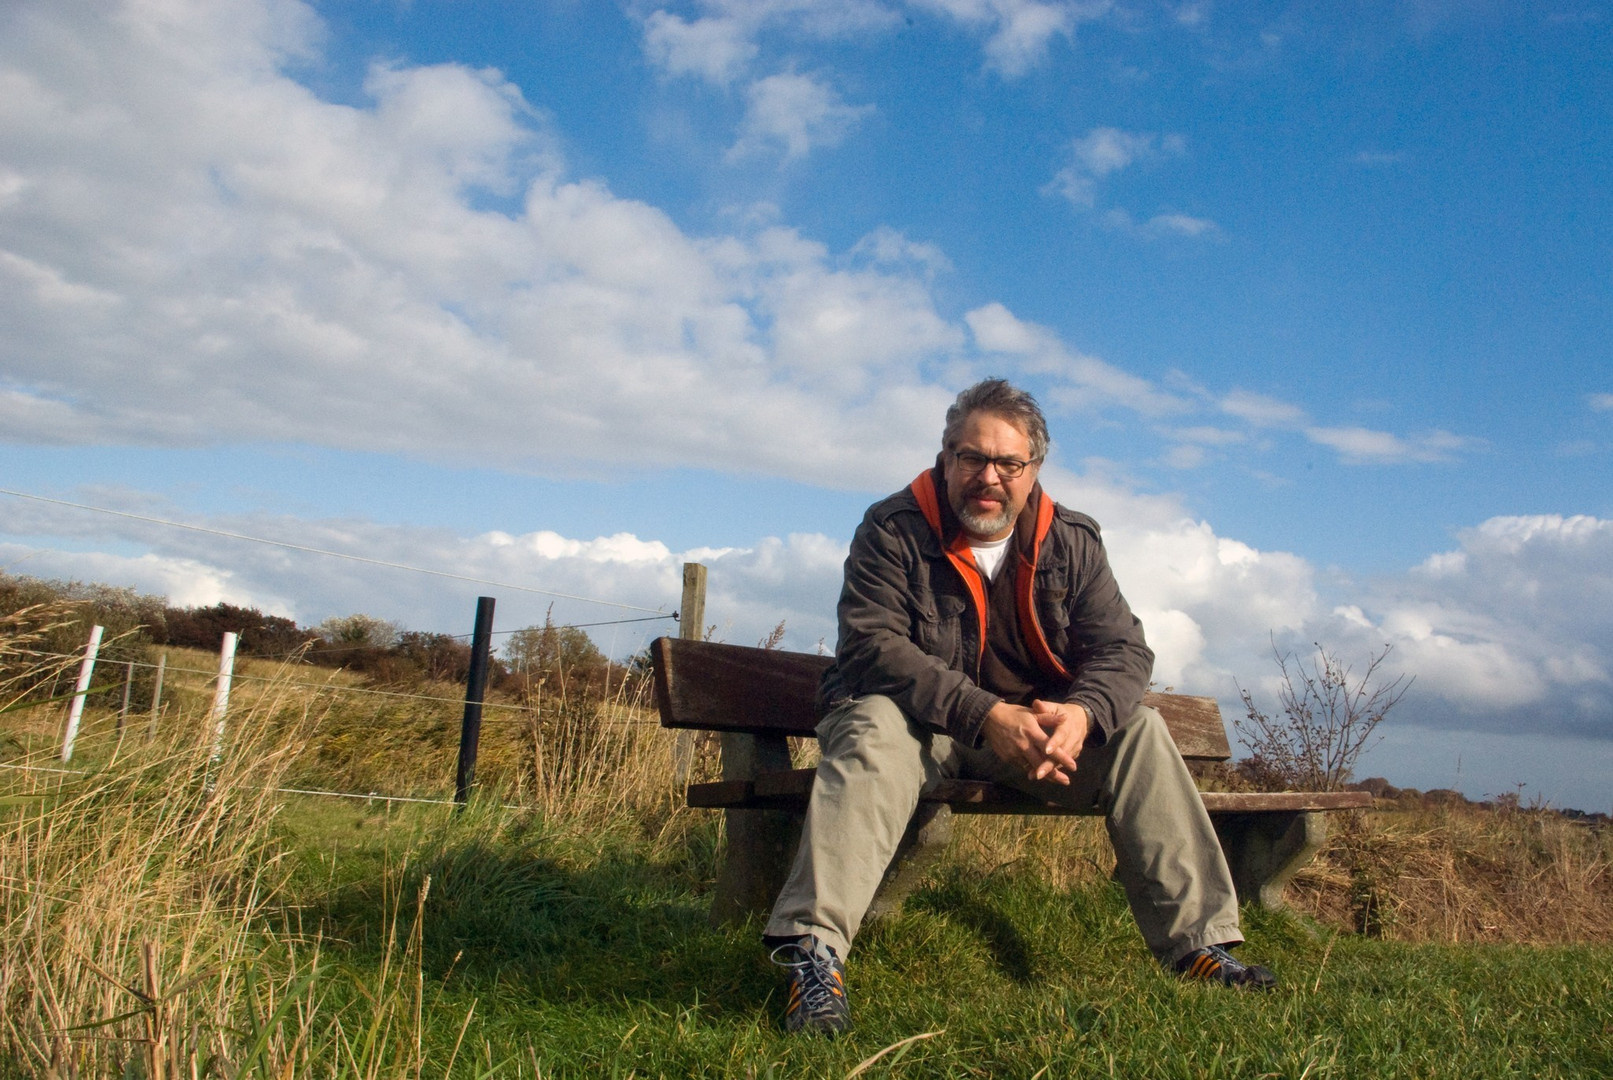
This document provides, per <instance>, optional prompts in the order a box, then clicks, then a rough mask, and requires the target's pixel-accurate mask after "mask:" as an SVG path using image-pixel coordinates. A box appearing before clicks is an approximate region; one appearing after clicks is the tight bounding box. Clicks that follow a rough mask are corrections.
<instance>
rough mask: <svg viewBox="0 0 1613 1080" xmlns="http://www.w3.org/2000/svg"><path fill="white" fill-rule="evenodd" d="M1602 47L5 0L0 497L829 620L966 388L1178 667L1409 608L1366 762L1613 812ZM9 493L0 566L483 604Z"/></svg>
mask: <svg viewBox="0 0 1613 1080" xmlns="http://www.w3.org/2000/svg"><path fill="white" fill-rule="evenodd" d="M1318 8H1320V10H1318ZM1610 44H1613V5H1610V4H1607V3H1602V2H1582V3H1574V2H1565V3H1562V4H1525V5H1519V4H1502V3H1486V2H1482V0H1471V2H1454V0H1453V2H1449V3H1441V2H1435V0H1426V2H1420V3H1416V2H1405V3H1381V4H1358V5H1349V6H1347V7H1346V6H1342V5H1341V6H1325V5H1286V4H1275V3H1273V4H1257V3H1248V4H1232V3H1185V4H1169V3H1130V4H1127V3H1101V2H1098V3H1066V2H1055V0H754V2H750V3H736V2H722V0H705V2H694V3H681V4H675V3H653V2H634V3H624V4H608V3H582V2H561V0H553V2H544V0H529V2H526V3H517V2H504V3H486V4H476V3H468V2H452V3H449V2H424V0H414V2H410V3H398V2H356V0H354V2H341V3H328V4H318V3H315V4H305V3H301V2H296V0H230V2H210V3H187V2H184V0H172V2H166V3H158V2H156V0H145V2H129V3H122V4H113V5H102V4H92V3H60V2H54V3H44V2H32V0H22V2H18V3H13V4H10V5H7V7H6V8H5V10H4V11H3V12H0V278H3V279H4V280H3V281H0V439H3V440H4V441H3V442H0V474H3V476H4V478H5V479H4V481H3V483H0V486H3V487H6V488H8V489H10V490H13V491H21V492H26V493H31V494H36V495H41V496H46V497H49V498H55V499H61V500H67V501H71V502H77V503H84V504H89V505H93V506H100V507H107V508H112V509H117V510H121V511H124V512H128V513H136V514H143V515H146V516H151V517H158V518H166V519H173V520H182V521H186V522H190V523H194V524H197V525H202V526H204V527H207V528H212V529H218V530H224V531H230V532H238V533H245V534H249V535H258V536H269V537H273V538H277V539H282V540H287V541H291V542H294V543H301V544H305V545H308V546H314V547H323V548H331V549H336V550H344V551H355V552H358V553H362V554H366V555H369V556H371V557H376V558H382V559H385V560H388V561H394V562H400V563H406V564H409V565H417V566H428V567H432V568H438V569H450V570H453V571H455V572H460V573H466V574H469V575H471V576H481V577H486V578H489V579H492V580H497V581H503V582H512V583H517V584H523V585H526V586H528V587H530V588H535V589H551V590H555V591H560V592H566V593H571V594H577V595H584V596H590V597H597V598H600V599H605V600H611V601H614V602H617V603H623V604H631V605H637V606H644V607H651V608H662V607H665V608H667V609H670V608H671V607H674V606H675V605H676V602H677V596H678V587H677V581H678V564H679V563H680V562H681V561H682V560H683V559H685V558H691V557H693V558H700V559H701V560H702V561H705V562H707V563H708V565H709V566H710V567H711V573H712V585H711V588H712V597H711V602H710V606H709V609H708V614H709V616H710V618H711V620H712V621H713V622H715V623H717V625H718V628H719V629H718V633H719V636H722V637H724V638H726V639H727V640H732V641H741V642H748V641H754V640H757V639H759V638H760V637H762V636H763V635H764V634H766V632H767V631H768V630H769V629H770V628H771V627H772V626H773V624H774V623H776V622H777V621H778V620H779V619H780V618H783V619H785V620H786V623H787V629H788V638H787V643H788V644H789V645H791V646H793V647H796V648H806V649H810V648H813V647H816V646H817V644H818V642H819V641H820V640H823V639H825V638H827V639H829V641H830V642H831V643H832V635H833V630H832V612H833V602H834V595H835V588H836V581H837V577H838V566H839V561H840V559H841V558H842V557H843V554H844V546H845V543H846V542H847V540H848V539H849V537H850V534H851V530H852V529H853V528H854V526H855V523H856V521H857V519H858V517H859V516H860V514H861V512H862V510H863V508H864V507H865V506H866V505H867V503H868V502H869V501H871V500H872V499H873V498H875V497H877V496H878V495H880V494H882V493H884V492H887V491H889V490H892V489H894V488H895V487H897V486H899V485H901V484H903V483H904V482H905V481H906V480H907V479H909V478H910V477H911V476H912V475H913V474H914V473H915V472H917V471H918V470H919V469H920V468H922V467H923V466H924V465H925V464H926V463H927V462H928V461H929V459H930V458H931V457H932V456H933V453H934V449H935V445H936V440H937V437H938V432H939V424H940V415H941V412H942V411H943V410H944V408H945V405H946V402H947V401H948V400H949V399H950V397H951V395H952V394H953V393H955V392H956V391H957V390H958V389H959V388H961V387H962V386H963V385H966V384H967V383H968V382H970V381H972V380H974V379H976V378H979V377H981V376H984V375H987V374H1002V375H1006V376H1008V377H1010V378H1014V379H1016V380H1018V381H1021V382H1023V383H1024V384H1025V385H1027V386H1029V387H1030V388H1032V389H1033V390H1035V391H1036V392H1037V393H1038V394H1039V396H1040V397H1041V398H1042V400H1043V402H1044V404H1045V405H1046V406H1047V408H1048V411H1049V415H1050V420H1051V423H1052V429H1053V436H1054V441H1055V453H1054V456H1053V458H1052V460H1051V461H1050V463H1049V467H1048V469H1047V472H1046V475H1045V477H1044V479H1045V482H1046V483H1047V486H1048V487H1049V488H1050V490H1052V491H1053V492H1054V494H1055V495H1056V496H1057V497H1059V498H1060V499H1061V500H1063V501H1065V502H1068V503H1070V504H1071V505H1074V506H1076V507H1078V508H1081V509H1085V510H1087V511H1088V512H1091V513H1093V514H1094V515H1095V516H1097V517H1098V518H1099V520H1100V521H1102V522H1103V524H1104V527H1105V531H1106V536H1107V537H1108V541H1109V545H1110V549H1111V554H1112V557H1113V559H1114V562H1115V564H1116V567H1117V572H1118V573H1119V576H1120V579H1121V584H1122V586H1123V588H1125V590H1126V592H1127V594H1128V596H1130V597H1131V599H1132V601H1133V604H1134V606H1136V607H1137V608H1138V610H1139V611H1140V612H1141V613H1142V615H1143V618H1144V621H1145V624H1146V625H1147V627H1148V630H1149V635H1150V640H1151V641H1152V642H1153V643H1154V645H1155V647H1156V649H1157V651H1158V652H1159V655H1160V662H1159V667H1158V670H1157V676H1158V678H1159V679H1160V680H1161V681H1162V682H1166V683H1169V684H1170V685H1173V686H1176V687H1177V688H1179V689H1183V690H1188V691H1192V692H1196V693H1205V694H1213V695H1215V696H1217V697H1219V698H1221V699H1222V701H1223V703H1224V704H1225V706H1227V707H1228V708H1229V709H1230V706H1231V705H1232V704H1234V703H1235V701H1236V684H1237V683H1238V682H1241V683H1242V684H1243V685H1246V686H1252V687H1254V688H1256V689H1257V690H1258V691H1260V692H1263V693H1269V692H1270V690H1271V685H1270V676H1271V674H1272V672H1273V670H1274V666H1273V664H1272V663H1271V660H1270V649H1271V643H1272V641H1273V640H1275V641H1276V642H1277V643H1278V644H1279V646H1280V647H1282V648H1285V649H1289V648H1303V647H1305V646H1306V645H1307V643H1309V642H1314V641H1321V642H1324V643H1326V644H1327V645H1328V646H1329V647H1331V648H1334V649H1337V650H1339V651H1340V652H1341V653H1343V654H1345V655H1347V656H1349V657H1352V658H1355V659H1356V660H1357V661H1358V662H1361V663H1364V661H1365V658H1366V657H1367V656H1368V655H1369V654H1370V653H1371V652H1373V651H1374V650H1375V649H1377V648H1379V647H1381V646H1382V645H1383V644H1393V645H1394V646H1395V651H1394V653H1393V654H1392V656H1393V661H1392V664H1393V665H1394V666H1395V668H1396V670H1404V671H1405V672H1406V673H1408V674H1411V675H1415V676H1416V683H1415V685H1414V688H1413V690H1412V692H1411V694H1410V695H1408V697H1407V698H1406V700H1405V702H1404V703H1403V704H1402V706H1401V708H1400V710H1399V711H1398V713H1397V714H1396V715H1395V717H1394V718H1393V720H1392V721H1391V723H1389V724H1386V726H1385V729H1384V730H1385V732H1386V734H1387V738H1386V741H1385V743H1384V744H1383V746H1381V747H1380V748H1378V749H1377V750H1375V751H1373V752H1372V754H1371V755H1369V757H1368V758H1367V760H1366V761H1365V763H1364V764H1363V772H1364V773H1367V774H1373V773H1381V774H1385V775H1388V776H1389V777H1390V778H1391V779H1393V780H1395V782H1397V783H1402V784H1413V785H1416V786H1420V787H1436V786H1457V787H1461V788H1463V789H1464V790H1466V791H1468V792H1469V793H1470V794H1473V795H1483V794H1487V793H1496V792H1500V791H1508V790H1512V789H1513V788H1514V786H1515V785H1516V784H1519V783H1522V784H1525V785H1526V787H1525V788H1524V789H1523V793H1524V797H1525V798H1529V797H1531V796H1536V795H1538V796H1540V797H1543V798H1547V799H1550V800H1552V801H1554V802H1556V803H1559V804H1568V805H1576V806H1581V807H1584V808H1587V809H1601V810H1608V809H1613V785H1609V784H1608V783H1607V782H1606V781H1605V780H1604V779H1603V777H1605V776H1606V775H1609V767H1610V766H1613V615H1610V614H1609V612H1613V569H1610V568H1613V494H1610V492H1613V484H1609V482H1608V478H1609V473H1610V465H1613V362H1610V351H1613V346H1610V345H1609V342H1610V341H1613V304H1610V302H1609V301H1610V300H1613V209H1610V204H1609V200H1608V199H1607V196H1606V193H1607V191H1608V190H1609V189H1610V182H1613V175H1610V172H1613V126H1610V123H1609V118H1610V110H1613V65H1610V63H1609V56H1610V49H1609V47H1610ZM0 508H3V510H0V566H4V567H5V568H6V569H8V570H10V571H11V572H16V573H32V574H37V575H40V576H53V577H78V578H87V579H97V580H107V581H111V582H114V583H117V584H127V585H133V586H136V587H138V588H141V589H145V590H148V591H155V592H161V593H166V594H167V595H169V596H170V597H172V598H173V599H174V600H175V601H176V602H180V603H211V602H215V601H217V600H219V599H228V600H230V601H232V602H236V603H251V604H255V605H258V606H261V607H264V608H265V609H268V610H273V611H276V612H278V613H281V614H287V615H290V616H293V617H295V618H297V619H298V620H299V621H301V622H304V623H314V622H318V621H319V620H321V619H323V618H325V617H327V616H329V615H332V614H341V613H347V612H351V611H367V612H369V613H372V614H375V615H379V616H382V617H386V618H390V619H395V620H397V621H398V622H400V623H402V624H404V625H406V626H409V627H412V628H418V629H439V630H448V631H461V630H463V629H465V628H466V626H467V625H468V623H469V619H470V612H471V610H472V607H473V603H474V594H475V592H476V591H477V590H476V588H475V587H474V586H465V585H455V584H451V583H445V582H442V581H440V580H436V579H428V578H421V577H419V576H418V575H407V574H400V573H399V572H396V571H384V570H380V569H377V568H372V567H358V566H355V565H353V564H350V563H340V562H336V561H333V560H329V559H321V558H319V557H316V556H305V555H295V554H293V553H289V552H286V551H284V550H279V549H272V548H264V547H256V546H252V545H244V544H241V543H240V542H237V541H229V540H225V539H223V538H220V537H216V536H211V535H209V534H200V533H184V532H179V531H176V530H173V529H168V528H164V527H161V526H155V525H150V524H148V523H142V522H137V521H133V520H131V519H127V518H113V517H109V516H106V515H96V514H90V513H87V512H84V511H79V510H73V509H71V508H67V507H62V506H59V505H55V504H46V503H39V502H36V501H31V500H26V499H20V498H17V497H15V496H0ZM494 591H495V592H496V591H497V590H494ZM499 602H500V610H499V622H500V625H503V626H515V625H522V624H524V623H527V622H533V621H538V620H540V619H541V618H542V617H543V613H544V610H545V608H546V606H547V604H548V602H549V601H548V599H547V598H545V597H544V596H542V595H541V594H535V593H524V592H519V591H511V592H508V593H499ZM613 611H617V612H619V611H620V609H610V608H604V607H600V606H598V605H587V604H576V603H573V602H561V603H557V605H556V607H555V616H556V618H557V619H561V620H563V621H564V620H570V621H595V620H600V619H609V618H611V617H613V616H612V614H611V613H612V612H613ZM624 617H625V616H624ZM462 624H464V625H462ZM654 632H657V624H649V625H648V626H643V625H639V624H625V625H623V626H620V627H611V628H602V629H600V630H597V631H596V635H597V636H599V637H600V639H601V643H602V644H604V645H605V646H606V647H607V648H610V649H612V650H613V651H617V652H623V651H626V650H628V649H631V648H636V647H638V646H639V645H640V644H641V643H642V640H643V638H644V636H645V635H646V634H649V633H654Z"/></svg>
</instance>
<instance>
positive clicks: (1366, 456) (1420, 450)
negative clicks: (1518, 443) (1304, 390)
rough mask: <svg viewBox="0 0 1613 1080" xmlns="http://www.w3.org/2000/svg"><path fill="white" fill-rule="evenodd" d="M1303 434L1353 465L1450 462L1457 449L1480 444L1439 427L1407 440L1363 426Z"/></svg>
mask: <svg viewBox="0 0 1613 1080" xmlns="http://www.w3.org/2000/svg"><path fill="white" fill-rule="evenodd" d="M1305 437H1306V438H1308V439H1310V440H1311V441H1312V442H1314V443H1319V444H1321V445H1322V446H1327V447H1331V448H1332V449H1334V450H1337V451H1338V452H1339V455H1340V456H1341V457H1342V458H1343V459H1344V460H1345V461H1346V462H1349V463H1354V464H1380V465H1389V464H1400V463H1403V462H1408V461H1425V462H1426V461H1450V460H1451V459H1452V458H1453V457H1454V456H1455V455H1456V454H1457V453H1458V452H1460V451H1463V450H1471V449H1475V448H1476V447H1477V446H1478V445H1479V443H1478V442H1477V440H1474V439H1470V438H1466V437H1464V436H1460V435H1453V434H1451V433H1450V432H1448V431H1438V430H1436V431H1431V432H1427V433H1424V434H1422V435H1417V436H1414V437H1412V438H1409V439H1408V438H1404V437H1402V436H1399V435H1394V434H1392V433H1390V432H1387V431H1374V430H1373V429H1371V428H1363V427H1308V428H1306V429H1305Z"/></svg>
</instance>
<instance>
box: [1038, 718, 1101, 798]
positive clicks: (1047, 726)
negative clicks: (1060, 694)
mask: <svg viewBox="0 0 1613 1080" xmlns="http://www.w3.org/2000/svg"><path fill="white" fill-rule="evenodd" d="M1031 712H1033V713H1035V714H1036V722H1037V723H1039V724H1041V725H1042V730H1043V731H1045V732H1047V744H1046V745H1045V746H1044V747H1043V748H1042V752H1043V754H1044V755H1045V757H1046V760H1044V761H1043V762H1042V763H1041V764H1040V765H1038V766H1037V767H1036V771H1035V772H1034V773H1032V774H1031V779H1033V780H1045V779H1047V778H1048V777H1049V776H1051V775H1052V774H1053V773H1054V772H1055V771H1058V770H1062V771H1063V772H1064V773H1065V774H1070V773H1073V772H1075V759H1076V758H1077V757H1079V756H1080V754H1081V748H1082V747H1083V746H1085V745H1086V742H1087V731H1088V730H1090V729H1091V727H1092V718H1091V717H1090V716H1088V715H1087V710H1086V708H1085V706H1082V705H1077V704H1075V703H1074V702H1060V701H1042V700H1040V699H1038V700H1036V701H1033V702H1031Z"/></svg>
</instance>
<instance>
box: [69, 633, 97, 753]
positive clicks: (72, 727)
mask: <svg viewBox="0 0 1613 1080" xmlns="http://www.w3.org/2000/svg"><path fill="white" fill-rule="evenodd" d="M104 633H106V627H104V626H92V627H90V640H89V642H88V643H87V644H86V645H85V646H84V662H83V663H82V664H80V665H79V668H78V686H77V687H75V688H74V690H73V703H72V704H71V705H69V706H68V707H67V734H66V735H64V736H62V760H63V761H72V760H73V742H74V740H76V739H77V738H78V725H79V721H80V720H82V719H83V718H84V695H85V694H86V693H87V692H88V691H89V688H90V676H92V675H94V674H95V657H96V655H97V654H98V653H99V652H100V651H101V635H102V634H104Z"/></svg>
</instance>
